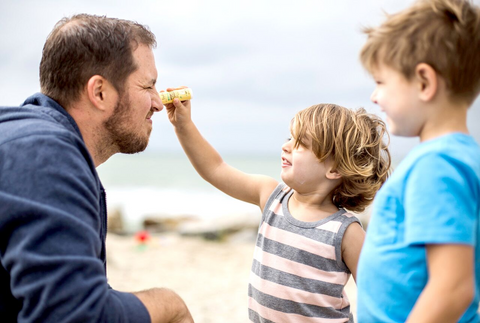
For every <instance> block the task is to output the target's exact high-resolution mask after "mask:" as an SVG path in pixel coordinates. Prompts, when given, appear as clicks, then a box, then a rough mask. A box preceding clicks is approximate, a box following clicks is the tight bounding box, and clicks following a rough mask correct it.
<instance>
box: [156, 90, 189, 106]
mask: <svg viewBox="0 0 480 323" xmlns="http://www.w3.org/2000/svg"><path fill="white" fill-rule="evenodd" d="M192 96H193V92H192V89H190V88H188V87H187V88H185V89H179V90H175V91H171V92H160V99H162V103H163V104H167V103H172V102H173V99H175V98H178V99H179V100H180V101H186V100H191V99H192Z"/></svg>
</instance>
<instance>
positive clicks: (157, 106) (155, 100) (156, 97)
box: [152, 89, 163, 112]
mask: <svg viewBox="0 0 480 323" xmlns="http://www.w3.org/2000/svg"><path fill="white" fill-rule="evenodd" d="M152 110H153V111H155V112H160V111H162V110H163V103H162V99H160V94H159V93H158V91H157V90H156V89H155V90H154V94H153V95H152Z"/></svg>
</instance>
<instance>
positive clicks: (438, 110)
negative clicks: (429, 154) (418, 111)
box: [419, 100, 469, 142]
mask: <svg viewBox="0 0 480 323" xmlns="http://www.w3.org/2000/svg"><path fill="white" fill-rule="evenodd" d="M468 107H469V105H468V104H463V103H451V102H450V101H446V100H445V101H442V102H440V103H439V102H436V103H432V104H431V105H430V106H429V107H426V108H427V109H429V110H430V111H429V117H428V118H427V121H426V122H425V124H424V126H423V127H422V129H421V131H420V134H419V137H420V141H421V142H424V141H427V140H431V139H435V138H438V137H440V136H443V135H447V134H451V133H457V132H458V133H464V134H469V131H468V127H467V112H468Z"/></svg>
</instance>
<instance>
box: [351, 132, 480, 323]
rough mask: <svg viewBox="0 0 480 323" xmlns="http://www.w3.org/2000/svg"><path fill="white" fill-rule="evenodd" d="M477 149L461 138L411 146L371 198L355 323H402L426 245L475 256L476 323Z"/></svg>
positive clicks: (420, 276)
mask: <svg viewBox="0 0 480 323" xmlns="http://www.w3.org/2000/svg"><path fill="white" fill-rule="evenodd" d="M479 218H480V148H479V146H478V144H477V143H476V142H475V140H474V139H473V138H472V137H470V136H468V135H464V134H460V133H455V134H450V135H445V136H442V137H439V138H436V139H433V140H430V141H427V142H424V143H422V144H420V145H419V146H417V147H416V148H415V149H413V150H412V152H411V153H410V154H409V155H408V156H407V157H406V158H405V160H403V161H402V163H401V164H400V165H399V166H398V168H397V169H396V170H395V171H394V172H393V174H392V176H391V178H390V179H389V180H388V181H387V182H386V183H385V185H384V186H383V187H382V188H381V189H380V191H379V192H378V194H377V196H376V198H375V202H374V207H373V212H372V217H371V220H370V224H369V226H368V229H367V236H366V239H365V244H364V246H363V249H362V253H361V255H360V261H359V264H358V275H357V284H358V285H357V286H358V309H357V311H358V314H357V315H358V321H359V322H360V323H361V322H366V323H374V322H384V323H387V322H405V320H406V319H407V317H408V315H409V314H410V312H411V310H412V308H413V306H414V305H415V303H416V301H417V299H418V297H419V295H420V293H421V292H422V290H423V289H424V288H425V285H426V283H427V281H428V270H427V258H426V249H425V245H426V244H467V245H470V246H473V247H474V248H475V268H476V292H475V299H474V301H473V302H472V304H471V306H470V307H469V308H468V310H467V311H466V313H465V314H464V315H463V317H462V319H461V320H460V322H479V321H480V318H479V316H478V314H477V310H478V301H479V290H480V234H479V232H480V224H479V222H480V221H479Z"/></svg>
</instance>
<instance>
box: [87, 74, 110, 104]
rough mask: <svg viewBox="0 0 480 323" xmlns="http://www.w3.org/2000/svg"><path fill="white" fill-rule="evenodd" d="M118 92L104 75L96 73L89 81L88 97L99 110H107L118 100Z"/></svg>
mask: <svg viewBox="0 0 480 323" xmlns="http://www.w3.org/2000/svg"><path fill="white" fill-rule="evenodd" d="M116 92H117V91H116V90H115V88H114V87H113V86H112V84H111V83H110V82H109V81H107V80H106V79H105V78H104V77H103V76H100V75H94V76H92V77H91V78H90V79H89V80H88V82H87V94H88V99H89V100H90V102H91V103H92V104H93V105H94V106H95V107H96V108H97V109H99V110H102V111H105V110H107V109H108V108H109V107H111V106H112V103H114V102H116V98H117V93H116Z"/></svg>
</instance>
